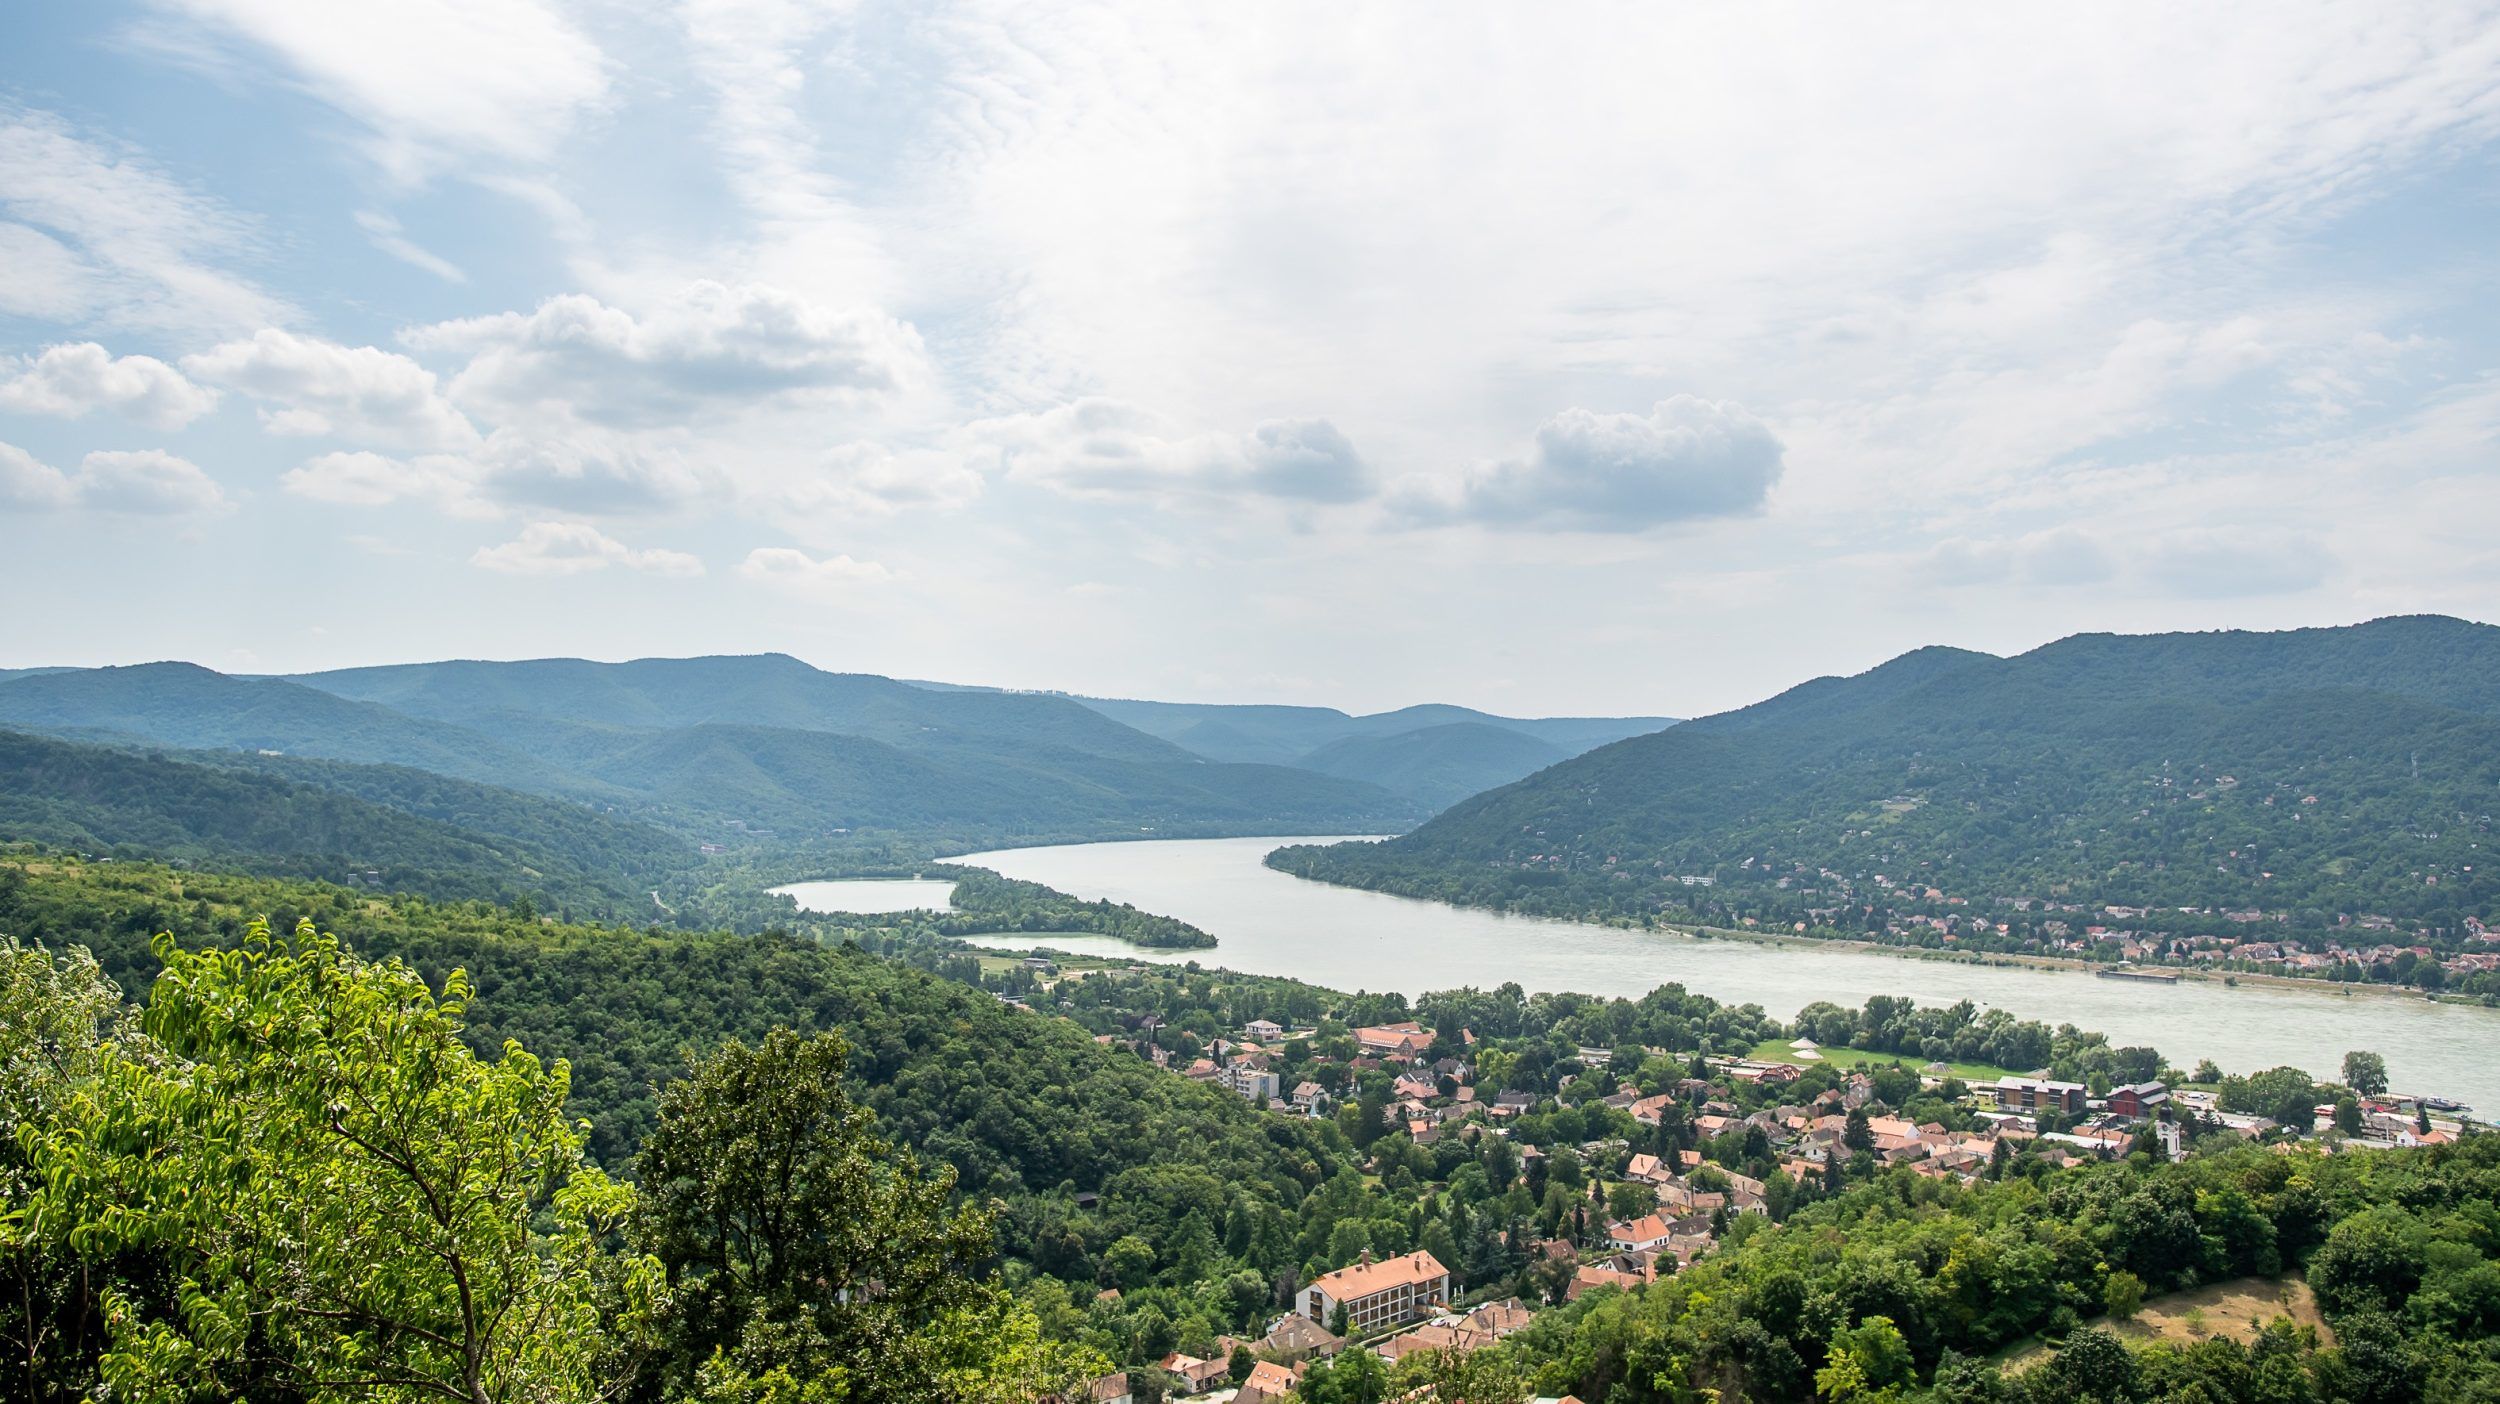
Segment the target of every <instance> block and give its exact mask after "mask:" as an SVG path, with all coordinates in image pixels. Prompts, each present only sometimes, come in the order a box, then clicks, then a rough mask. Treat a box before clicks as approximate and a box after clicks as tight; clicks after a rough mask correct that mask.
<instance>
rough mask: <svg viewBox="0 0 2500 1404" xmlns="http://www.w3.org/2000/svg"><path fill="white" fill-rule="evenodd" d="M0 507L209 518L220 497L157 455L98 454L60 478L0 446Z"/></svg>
mask: <svg viewBox="0 0 2500 1404" xmlns="http://www.w3.org/2000/svg"><path fill="white" fill-rule="evenodd" d="M0 503H5V504H7V505H8V506H10V507H13V508H17V509H20V510H24V511H34V512H54V511H68V510H87V511H97V512H118V513H127V514H131V515H136V516H172V515H177V514H181V513H190V512H210V511H215V510H217V509H219V508H222V507H224V506H225V505H226V497H225V494H224V493H223V492H221V491H219V490H218V487H217V484H216V482H215V481H214V480H212V479H211V478H210V477H209V476H208V474H206V473H204V472H201V471H200V467H199V465H198V464H196V463H193V462H191V461H190V460H188V459H184V458H177V457H175V456H174V455H172V454H170V453H166V452H164V451H163V450H161V449H139V450H135V451H116V450H101V449H100V450H98V451H96V452H94V453H90V454H88V455H87V456H86V457H85V458H84V459H81V460H80V461H79V465H78V469H77V471H75V472H71V473H64V472H62V471H61V470H60V469H58V468H55V467H52V466H51V465H50V464H47V463H44V462H42V461H41V460H39V459H37V458H36V457H35V456H34V455H33V454H30V453H28V452H26V451H25V450H24V449H21V448H18V447H17V446H16V445H14V444H5V443H0Z"/></svg>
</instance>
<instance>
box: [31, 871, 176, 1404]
mask: <svg viewBox="0 0 2500 1404" xmlns="http://www.w3.org/2000/svg"><path fill="white" fill-rule="evenodd" d="M10 878H17V879H18V884H21V885H22V883H23V881H24V880H23V878H22V877H20V876H19V875H18V874H17V872H16V870H15V869H0V894H5V893H6V892H7V891H9V889H10V886H11V884H9V882H8V879H10ZM143 1045H144V1039H143V1037H142V1036H140V1035H139V1034H138V1032H137V1030H136V1029H135V1028H134V1027H132V1026H131V1025H130V1023H129V1021H128V1020H126V1019H125V1018H124V1017H123V1008H122V1002H121V992H120V991H118V990H116V989H114V988H113V985H112V982H111V981H109V980H106V979H105V978H104V975H103V972H102V971H100V970H99V969H97V967H96V963H95V959H94V957H92V956H90V955H88V954H87V952H85V951H84V950H78V951H73V952H71V953H70V954H68V955H66V956H63V957H61V958H60V959H58V960H55V959H54V958H53V957H52V956H50V955H48V954H46V953H45V952H43V951H41V950H29V949H27V948H25V947H22V946H20V945H18V944H17V942H16V941H15V940H14V939H13V938H10V937H5V936H0V1349H4V1350H5V1352H6V1354H5V1363H0V1373H6V1374H7V1375H9V1376H11V1377H13V1378H15V1379H16V1380H17V1381H18V1382H19V1388H20V1389H21V1390H22V1391H23V1392H24V1395H25V1396H26V1397H28V1398H31V1399H35V1400H41V1401H46V1404H51V1402H52V1401H59V1402H60V1404H67V1401H70V1400H73V1399H85V1398H88V1397H89V1396H90V1395H91V1394H92V1392H93V1391H94V1388H95V1385H96V1379H95V1359H96V1354H97V1351H98V1349H99V1344H100V1342H101V1340H102V1339H103V1336H104V1332H105V1319H104V1301H103V1296H102V1290H103V1288H104V1287H105V1286H107V1285H108V1284H114V1283H119V1284H121V1286H122V1288H123V1290H124V1291H125V1293H127V1292H129V1291H132V1290H134V1288H135V1286H136V1281H137V1280H138V1279H142V1278H151V1277H156V1276H159V1275H160V1274H157V1273H154V1272H152V1271H151V1270H150V1269H151V1268H152V1267H153V1266H154V1263H153V1256H154V1255H153V1254H150V1253H148V1252H147V1251H146V1250H144V1249H142V1250H140V1252H138V1253H137V1254H135V1255H133V1258H134V1260H132V1261H127V1262H120V1263H115V1262H110V1261H97V1260H96V1259H95V1256H94V1255H92V1254H90V1255H88V1256H87V1257H86V1259H85V1260H83V1261H82V1259H81V1256H80V1255H79V1254H77V1253H74V1252H72V1251H71V1250H70V1248H69V1246H68V1243H67V1242H66V1238H65V1236H64V1235H55V1234H47V1233H44V1232H42V1231H40V1229H39V1228H38V1227H37V1226H35V1225H32V1224H30V1223H29V1222H28V1221H27V1219H26V1218H25V1216H23V1215H20V1214H17V1213H13V1212H9V1211H10V1210H13V1209H15V1208H16V1207H17V1206H21V1205H26V1204H28V1203H29V1201H30V1200H31V1199H32V1197H33V1195H34V1193H35V1191H36V1189H37V1188H38V1187H39V1186H40V1185H41V1184H42V1181H43V1168H44V1162H43V1161H42V1160H40V1159H38V1158H36V1157H35V1156H31V1155H29V1154H28V1153H27V1152H28V1150H29V1149H30V1148H34V1147H38V1146H40V1145H41V1143H42V1142H43V1140H44V1138H45V1137H47V1136H48V1135H50V1134H51V1133H52V1132H54V1131H55V1130H56V1129H57V1127H58V1123H59V1119H60V1117H61V1115H62V1114H63V1112H64V1110H65V1109H67V1108H68V1107H69V1106H70V1105H71V1104H72V1102H73V1099H74V1097H75V1095H76V1093H77V1091H78V1089H79V1088H80V1087H82V1086H85V1085H89V1084H91V1083H92V1082H93V1080H94V1079H95V1078H96V1077H97V1076H98V1075H99V1073H100V1072H101V1071H102V1070H103V1068H104V1066H105V1064H106V1062H107V1061H108V1060H109V1059H111V1058H113V1057H116V1056H127V1055H128V1054H130V1053H134V1052H139V1051H141V1048H142V1047H143ZM160 1305H161V1303H160Z"/></svg>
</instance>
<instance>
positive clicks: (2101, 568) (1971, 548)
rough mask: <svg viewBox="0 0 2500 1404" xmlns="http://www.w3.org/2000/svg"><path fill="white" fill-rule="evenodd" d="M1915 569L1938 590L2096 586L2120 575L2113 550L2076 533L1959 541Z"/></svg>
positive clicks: (1936, 551)
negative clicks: (2009, 585) (1942, 587)
mask: <svg viewBox="0 0 2500 1404" xmlns="http://www.w3.org/2000/svg"><path fill="white" fill-rule="evenodd" d="M1914 565H1915V569H1914V571H1913V577H1914V578H1915V579H1916V580H1918V581H1919V582H1920V583H1923V584H1933V585H2003V584H2007V583H2013V584H2021V585H2046V586H2059V585H2092V584H2098V583H2100V582H2102V581H2105V580H2108V579H2109V578H2110V577H2111V576H2113V575H2115V574H2116V573H2117V562H2116V561H2115V560H2114V559H2113V558H2112V556H2111V554H2110V551H2109V549H2108V548H2107V547H2106V546H2103V545H2102V544H2101V543H2100V542H2099V541H2098V540H2096V539H2094V538H2093V537H2091V536H2089V535H2086V534H2085V533H2083V532H2081V531H2077V530H2075V529H2074V528H2071V527H2056V528H2052V529H2050V530H2047V531H2036V532H2030V533H2027V534H2025V535H2023V536H2019V537H2015V538H2013V539H2011V540H2006V539H1995V538H1970V537H1956V538H1954V539H1952V540H1948V541H1942V542H1939V543H1937V544H1936V546H1935V547H1934V548H1933V549H1931V550H1929V551H1928V552H1927V554H1926V555H1925V556H1923V557H1921V558H1920V559H1919V560H1918V561H1917V562H1915V563H1914Z"/></svg>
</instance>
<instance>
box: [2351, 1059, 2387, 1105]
mask: <svg viewBox="0 0 2500 1404" xmlns="http://www.w3.org/2000/svg"><path fill="white" fill-rule="evenodd" d="M2344 1085H2345V1086H2346V1087H2349V1088H2351V1089H2352V1090H2353V1092H2354V1094H2355V1095H2358V1096H2363V1097H2375V1096H2378V1095H2379V1094H2380V1093H2382V1092H2385V1091H2386V1090H2387V1060H2386V1059H2385V1058H2382V1057H2380V1056H2379V1055H2378V1054H2376V1053H2370V1052H2365V1051H2362V1050H2360V1049H2355V1050H2354V1051H2352V1052H2350V1053H2347V1054H2345V1055H2344Z"/></svg>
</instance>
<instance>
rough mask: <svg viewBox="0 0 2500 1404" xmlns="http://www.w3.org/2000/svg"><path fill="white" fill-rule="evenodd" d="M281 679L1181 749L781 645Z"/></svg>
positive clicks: (883, 737)
mask: <svg viewBox="0 0 2500 1404" xmlns="http://www.w3.org/2000/svg"><path fill="white" fill-rule="evenodd" d="M290 681H293V682H297V683H301V684H303V685H304V686H306V687H313V688H319V689H321V690H322V691H325V692H330V693H334V694H336V695H338V696H341V697H352V698H356V699H358V700H360V701H367V702H378V703H381V704H383V705H385V706H388V707H391V708H393V709H395V710H398V711H402V712H406V713H408V714H410V715H412V716H420V717H430V718H434V719H436V720H440V721H448V722H455V723H458V724H460V725H463V726H467V727H470V728H472V729H474V730H478V731H481V732H484V733H485V734H488V735H494V734H496V732H497V729H498V726H499V723H500V720H501V719H502V718H504V717H507V716H535V717H545V718H552V719H556V720H560V721H566V722H573V723H579V724H587V725H595V726H615V727H631V728H638V729H643V730H667V729H671V728H678V727H689V726H699V725H709V724H721V725H735V726H758V727H771V728H776V729H780V730H791V731H823V732H833V733H837V734H840V735H844V736H861V737H866V738H869V739H871V740H877V741H884V742H888V743H890V744H895V745H901V746H905V747H917V748H927V747H930V746H936V745H977V746H990V747H998V746H1005V745H1040V746H1049V747H1056V748H1061V749H1065V750H1069V751H1075V752H1081V753H1084V754H1089V755H1098V756H1104V757H1109V758H1112V759H1117V760H1131V761H1179V760H1186V759H1188V753H1187V752H1186V751H1183V750H1182V749H1181V748H1179V747H1177V746H1173V745H1171V744H1169V743H1168V742H1162V741H1158V740H1157V739H1156V738H1154V737H1151V736H1148V735H1146V734H1145V733H1143V732H1140V731H1137V730H1135V729H1133V728H1130V727H1127V726H1123V725H1120V724H1119V723H1117V722H1116V721H1113V720H1111V719H1110V718H1107V717H1104V716H1102V715H1101V714H1100V713H1097V712H1095V711H1092V710H1091V709H1088V708H1086V707H1082V706H1079V705H1077V704H1076V703H1074V702H1071V701H1069V700H1068V699H1066V698H1061V697H1054V696H1051V695H1049V694H1046V693H1008V692H979V691H962V692H939V691H934V690H932V689H928V688H922V687H914V686H912V685H911V684H909V683H903V682H897V681H895V680H894V679H892V678H884V677H877V676H874V675H872V674H865V673H828V672H825V671H822V670H821V669H818V668H814V667H811V666H809V665H808V664H806V663H802V662H800V661H799V660H798V659H796V658H792V657H790V656H789V655H787V654H780V653H767V654H755V655H737V656H730V655H722V656H712V657H703V658H640V659H635V660H633V661H631V662H625V663H596V662H591V661H588V660H585V659H579V658H546V659H532V660H527V661H521V662H510V663H503V662H484V661H473V660H459V661H450V662H442V663H403V664H394V665H390V666H386V667H377V668H348V669H342V670H339V671H336V672H327V673H306V674H301V675H298V676H296V677H294V678H291V679H290Z"/></svg>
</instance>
